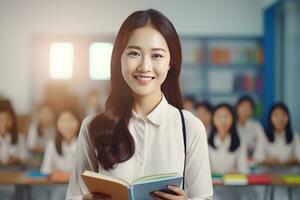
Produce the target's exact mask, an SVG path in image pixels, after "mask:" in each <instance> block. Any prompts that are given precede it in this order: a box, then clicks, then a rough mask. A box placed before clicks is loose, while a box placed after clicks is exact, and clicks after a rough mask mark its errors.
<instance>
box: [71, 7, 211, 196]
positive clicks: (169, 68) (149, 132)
mask: <svg viewBox="0 0 300 200" xmlns="http://www.w3.org/2000/svg"><path fill="white" fill-rule="evenodd" d="M180 68H181V46H180V41H179V37H178V35H177V33H176V30H175V28H174V27H173V25H172V23H171V22H170V21H169V20H168V19H167V18H166V17H165V16H164V15H163V14H161V13H160V12H158V11H156V10H153V9H149V10H145V11H137V12H134V13H132V14H131V15H130V16H129V17H128V18H127V19H126V20H125V21H124V23H123V24H122V26H121V28H120V30H119V33H118V35H117V38H116V41H115V45H114V48H113V52H112V60H111V92H110V94H109V97H108V99H107V101H106V105H105V111H104V113H102V114H98V115H96V116H95V115H94V116H90V117H87V118H86V119H85V120H84V122H83V124H82V127H81V131H80V134H79V137H78V143H77V153H76V156H77V158H76V159H77V161H76V165H75V169H74V170H73V173H72V175H71V179H70V184H69V188H68V192H67V199H76V198H77V197H78V199H81V198H82V196H83V195H84V194H87V193H88V190H87V189H86V187H85V184H84V182H83V181H82V178H81V177H80V174H81V173H82V172H83V171H84V170H92V171H97V172H99V173H103V174H107V175H110V176H116V177H119V178H122V179H124V180H126V181H128V182H131V181H132V180H134V179H136V178H138V177H142V176H146V175H152V174H160V173H165V172H170V171H177V172H178V173H180V174H182V175H185V184H184V185H185V189H186V190H183V189H181V188H180V187H170V190H172V191H174V192H175V193H176V195H172V194H167V193H163V192H159V191H156V192H154V193H153V194H152V198H153V199H174V198H176V199H187V198H190V199H211V198H212V182H211V173H210V166H209V158H208V148H207V142H206V133H205V128H204V126H203V124H202V123H201V122H200V120H198V119H197V118H196V117H195V116H193V115H192V114H191V113H190V112H188V111H184V112H183V117H184V120H183V122H184V124H183V123H182V118H181V115H180V114H181V113H180V112H179V110H178V109H181V108H182V99H181V92H180V89H179V83H178V78H179V74H180ZM183 125H184V126H185V130H186V138H187V141H186V154H185V148H184V140H183ZM184 171H185V173H184ZM100 196H101V195H100ZM100 198H101V197H100ZM102 198H104V195H102Z"/></svg>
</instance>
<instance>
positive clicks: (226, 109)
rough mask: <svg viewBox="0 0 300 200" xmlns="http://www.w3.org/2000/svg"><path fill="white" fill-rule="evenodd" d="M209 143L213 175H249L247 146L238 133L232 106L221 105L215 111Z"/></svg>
mask: <svg viewBox="0 0 300 200" xmlns="http://www.w3.org/2000/svg"><path fill="white" fill-rule="evenodd" d="M208 143H209V153H210V161H211V168H212V171H213V173H221V174H224V173H248V171H249V169H248V165H247V152H246V146H245V144H244V142H243V140H242V139H241V138H240V137H239V135H238V133H237V130H236V127H235V118H234V112H233V109H232V108H231V106H230V105H228V104H219V105H218V106H216V108H215V109H214V112H213V114H212V130H211V133H210V136H209V139H208ZM224 159H226V162H224Z"/></svg>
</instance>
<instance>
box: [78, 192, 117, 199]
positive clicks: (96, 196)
mask: <svg viewBox="0 0 300 200" xmlns="http://www.w3.org/2000/svg"><path fill="white" fill-rule="evenodd" d="M82 199H83V200H111V196H110V195H107V194H102V193H90V194H86V195H84V196H83V198H82Z"/></svg>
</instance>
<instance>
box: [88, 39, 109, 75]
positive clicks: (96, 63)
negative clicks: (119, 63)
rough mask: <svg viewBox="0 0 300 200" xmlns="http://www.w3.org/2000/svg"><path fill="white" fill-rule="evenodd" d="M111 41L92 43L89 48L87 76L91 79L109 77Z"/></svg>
mask: <svg viewBox="0 0 300 200" xmlns="http://www.w3.org/2000/svg"><path fill="white" fill-rule="evenodd" d="M112 49H113V44H112V43H102V42H101V43H93V44H91V46H90V50H89V76H90V78H91V79H92V80H108V79H110V59H111V53H112Z"/></svg>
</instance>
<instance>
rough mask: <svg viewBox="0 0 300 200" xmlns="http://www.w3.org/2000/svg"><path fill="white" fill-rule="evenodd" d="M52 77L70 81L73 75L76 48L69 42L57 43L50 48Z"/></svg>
mask: <svg viewBox="0 0 300 200" xmlns="http://www.w3.org/2000/svg"><path fill="white" fill-rule="evenodd" d="M49 58H50V65H49V66H50V67H49V71H50V77H51V78H52V79H70V78H71V77H72V75H73V63H74V46H73V44H72V43H69V42H55V43H53V44H51V46H50V57H49Z"/></svg>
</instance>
